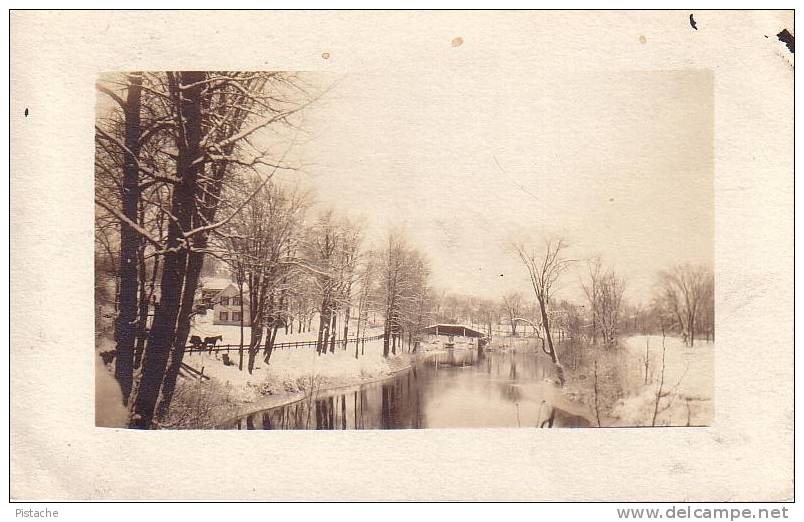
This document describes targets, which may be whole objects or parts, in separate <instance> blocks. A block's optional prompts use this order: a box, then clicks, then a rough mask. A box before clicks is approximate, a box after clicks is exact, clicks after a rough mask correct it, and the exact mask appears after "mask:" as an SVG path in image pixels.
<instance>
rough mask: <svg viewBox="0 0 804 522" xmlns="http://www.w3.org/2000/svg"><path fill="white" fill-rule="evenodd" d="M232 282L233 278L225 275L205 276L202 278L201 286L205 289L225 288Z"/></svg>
mask: <svg viewBox="0 0 804 522" xmlns="http://www.w3.org/2000/svg"><path fill="white" fill-rule="evenodd" d="M231 284H232V280H231V279H227V278H225V277H204V278H202V279H201V286H202V287H203V288H204V290H223V289H224V288H226V287H227V286H229V285H231Z"/></svg>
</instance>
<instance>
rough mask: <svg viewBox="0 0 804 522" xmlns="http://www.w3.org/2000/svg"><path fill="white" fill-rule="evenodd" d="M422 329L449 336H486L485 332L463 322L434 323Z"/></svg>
mask: <svg viewBox="0 0 804 522" xmlns="http://www.w3.org/2000/svg"><path fill="white" fill-rule="evenodd" d="M422 331H423V332H424V333H426V334H430V335H446V336H448V337H478V338H480V337H486V334H485V333H483V332H481V331H479V330H475V329H474V328H472V327H471V326H465V325H462V324H434V325H432V326H428V327H427V328H425V329H423V330H422Z"/></svg>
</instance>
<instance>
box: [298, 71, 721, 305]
mask: <svg viewBox="0 0 804 522" xmlns="http://www.w3.org/2000/svg"><path fill="white" fill-rule="evenodd" d="M493 73H494V74H491V72H490V71H482V70H471V69H463V70H450V71H443V70H434V71H420V70H416V71H413V70H410V71H408V70H404V69H402V70H377V71H366V72H362V73H354V72H353V73H350V74H348V75H347V76H345V77H343V78H341V79H339V81H338V83H337V85H336V86H335V87H334V88H333V89H332V91H330V92H329V93H328V94H327V95H326V96H325V97H324V99H322V100H320V102H319V103H318V105H317V106H316V107H315V108H314V110H313V109H311V110H310V111H309V116H308V117H307V118H306V120H307V121H306V122H305V123H306V125H309V126H310V128H311V136H312V137H311V139H310V141H309V142H307V143H306V144H305V145H304V147H305V156H304V157H305V158H306V159H307V161H309V163H310V164H309V165H308V166H307V167H306V168H305V172H307V173H308V174H307V175H308V177H309V179H310V180H311V182H312V183H313V185H314V186H315V187H316V189H317V191H318V193H319V199H320V200H321V201H323V202H328V203H331V204H333V205H334V206H335V207H336V208H338V209H344V210H345V209H349V210H348V212H349V213H351V214H352V215H362V216H364V217H365V220H366V223H367V226H368V239H367V243H368V244H372V243H375V242H380V241H381V240H382V237H383V236H384V234H385V233H386V232H387V230H388V229H389V227H392V226H400V225H401V226H402V227H403V228H404V229H406V231H407V233H408V235H409V236H410V238H411V240H412V242H413V243H414V244H415V245H416V246H417V247H418V248H420V249H421V250H422V251H424V252H425V253H426V255H427V257H428V258H429V261H430V265H431V269H432V283H433V284H434V285H435V286H437V287H439V288H442V289H444V290H447V291H452V292H457V293H462V294H474V295H478V296H481V297H487V298H498V297H500V296H502V295H503V294H505V293H507V292H510V291H523V292H528V291H530V287H529V285H528V278H527V272H526V271H525V268H524V266H523V265H521V263H520V262H519V261H518V259H517V258H516V256H515V255H514V254H513V253H512V252H511V249H510V247H509V245H510V244H511V242H512V241H520V240H530V241H532V242H533V241H535V242H538V241H540V240H541V239H540V238H542V237H545V236H555V235H561V236H562V237H564V238H566V239H567V241H568V242H569V244H570V245H571V246H570V249H569V250H568V251H567V253H568V256H569V257H571V258H572V259H577V260H578V262H577V263H576V268H575V269H574V270H573V271H571V272H569V273H567V274H566V275H565V276H564V278H563V280H562V283H561V289H560V292H559V294H561V293H564V294H565V295H566V298H570V299H577V298H579V297H580V296H581V295H582V294H580V292H581V290H580V288H579V285H578V282H579V280H580V276H581V273H582V270H583V268H584V266H585V265H584V263H585V260H586V259H588V258H589V257H590V256H593V255H600V256H601V257H602V259H603V262H604V264H605V265H606V266H608V267H611V268H612V269H614V270H615V271H616V272H617V273H618V274H620V275H623V276H625V278H626V281H627V296H628V297H629V298H631V299H632V300H634V301H635V302H648V301H650V294H651V292H652V290H653V282H654V280H655V274H656V272H657V271H659V270H661V269H663V268H666V267H668V266H670V265H672V264H675V263H683V262H694V263H712V262H713V241H714V188H713V95H712V81H713V78H712V74H711V73H710V72H708V71H696V70H689V71H655V72H644V71H639V72H636V71H635V72H628V71H624V72H618V73H605V74H601V73H593V74H582V73H577V72H571V73H568V74H559V75H556V74H549V75H547V74H540V73H539V71H528V70H506V71H493Z"/></svg>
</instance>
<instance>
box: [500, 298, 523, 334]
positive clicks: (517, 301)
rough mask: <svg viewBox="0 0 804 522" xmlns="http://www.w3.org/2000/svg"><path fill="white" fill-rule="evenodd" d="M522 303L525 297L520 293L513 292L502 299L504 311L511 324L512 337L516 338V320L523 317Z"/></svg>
mask: <svg viewBox="0 0 804 522" xmlns="http://www.w3.org/2000/svg"><path fill="white" fill-rule="evenodd" d="M522 302H523V297H522V294H521V293H519V292H512V293H510V294H506V295H504V296H503V298H502V304H503V309H504V310H505V313H506V315H507V316H508V322H509V323H510V324H511V335H512V336H513V337H516V323H517V321H515V320H514V319H516V318H517V317H519V316H521V315H522Z"/></svg>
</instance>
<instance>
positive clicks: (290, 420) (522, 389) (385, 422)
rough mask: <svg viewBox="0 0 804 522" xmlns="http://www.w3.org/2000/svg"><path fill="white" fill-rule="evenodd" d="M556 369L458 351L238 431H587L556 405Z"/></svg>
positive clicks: (260, 418)
mask: <svg viewBox="0 0 804 522" xmlns="http://www.w3.org/2000/svg"><path fill="white" fill-rule="evenodd" d="M552 376H553V375H552V366H551V365H550V362H549V360H548V359H547V358H545V357H541V356H540V355H539V354H538V353H504V352H489V353H483V352H480V353H478V351H476V350H462V349H453V350H448V351H446V352H444V353H440V354H438V355H430V356H428V357H426V358H424V359H421V360H419V361H418V362H417V363H416V364H415V365H414V366H413V367H412V368H411V369H410V370H408V371H405V372H402V373H400V374H398V375H397V376H396V377H394V378H391V379H388V380H385V381H381V382H377V383H371V384H366V385H363V386H360V387H356V388H351V389H346V390H342V391H333V392H330V393H324V394H322V395H321V396H318V397H315V398H306V399H303V400H300V401H298V402H294V403H292V404H288V405H286V406H282V407H278V408H273V409H270V410H266V411H262V412H258V413H255V414H252V415H249V416H247V417H245V418H244V419H239V420H238V421H236V422H235V423H234V425H233V426H231V427H232V428H234V429H266V430H271V429H317V430H334V429H341V430H345V429H400V428H457V427H517V426H523V427H546V428H547V427H585V426H591V425H592V423H591V422H589V420H588V419H587V418H586V417H585V416H584V415H582V414H578V412H568V411H565V410H563V409H561V408H560V407H557V406H556V405H555V404H554V400H553V398H554V397H555V390H554V387H553V385H552V384H550V382H549V381H548V379H549V378H551V377H552Z"/></svg>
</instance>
